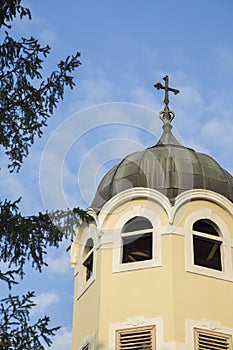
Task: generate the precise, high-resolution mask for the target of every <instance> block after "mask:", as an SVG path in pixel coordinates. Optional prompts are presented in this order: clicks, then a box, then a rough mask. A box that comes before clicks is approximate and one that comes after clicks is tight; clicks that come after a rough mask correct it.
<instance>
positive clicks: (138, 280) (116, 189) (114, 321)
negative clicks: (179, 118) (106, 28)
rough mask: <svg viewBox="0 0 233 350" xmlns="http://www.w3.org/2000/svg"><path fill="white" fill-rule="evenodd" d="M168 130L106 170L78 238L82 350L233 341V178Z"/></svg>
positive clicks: (77, 331)
mask: <svg viewBox="0 0 233 350" xmlns="http://www.w3.org/2000/svg"><path fill="white" fill-rule="evenodd" d="M163 79H164V81H165V85H164V86H163V85H162V84H161V83H160V81H157V82H156V84H155V87H156V88H157V89H163V90H164V91H165V99H164V103H165V107H164V110H163V111H161V112H160V114H159V115H160V118H161V120H162V122H163V133H162V136H161V138H160V140H159V141H158V142H157V144H156V145H155V146H153V147H150V148H147V149H145V150H144V151H140V152H136V153H133V154H130V155H128V156H126V157H125V158H124V159H123V160H122V161H121V162H120V163H119V164H118V165H117V166H116V167H114V169H111V170H110V171H109V172H108V173H107V174H106V175H105V176H104V178H103V180H102V181H101V183H100V184H99V187H98V189H97V192H96V195H95V198H94V200H93V202H92V204H91V207H90V208H89V209H88V213H89V215H90V217H91V220H90V222H89V223H88V224H87V223H80V225H79V227H78V228H77V230H76V234H75V237H74V241H73V242H72V246H71V266H72V267H73V268H74V280H75V290H74V311H73V331H72V350H97V349H98V350H126V349H127V350H194V349H195V350H223V349H225V350H233V298H232V296H233V266H232V263H233V229H232V228H233V177H232V176H231V175H230V174H229V173H228V172H227V171H226V170H224V169H223V168H222V167H221V166H220V165H219V164H218V163H217V162H216V161H215V160H214V159H213V158H211V157H210V156H208V155H205V154H202V153H198V152H195V151H194V150H193V149H190V148H187V147H185V146H183V145H181V144H180V143H179V142H178V141H177V140H176V138H175V137H174V135H173V134H172V124H171V122H172V120H173V118H174V116H175V113H174V112H173V111H172V110H170V109H169V98H168V93H169V91H170V92H173V93H175V94H177V93H178V92H179V91H178V90H176V89H173V88H170V87H169V84H168V76H166V77H164V78H163Z"/></svg>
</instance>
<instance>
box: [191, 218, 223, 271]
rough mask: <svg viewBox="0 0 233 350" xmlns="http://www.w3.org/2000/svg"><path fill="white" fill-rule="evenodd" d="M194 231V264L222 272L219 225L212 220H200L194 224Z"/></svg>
mask: <svg viewBox="0 0 233 350" xmlns="http://www.w3.org/2000/svg"><path fill="white" fill-rule="evenodd" d="M193 230H194V231H195V234H194V235H193V251H194V264H195V265H199V266H203V267H208V268H211V269H215V270H220V271H221V270H222V263H221V243H222V238H220V237H219V229H218V227H217V225H216V224H215V223H213V222H212V221H211V220H198V221H196V222H195V223H194V224H193ZM213 236H218V237H219V238H217V237H216V239H214V237H213Z"/></svg>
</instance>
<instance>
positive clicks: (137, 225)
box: [121, 216, 153, 263]
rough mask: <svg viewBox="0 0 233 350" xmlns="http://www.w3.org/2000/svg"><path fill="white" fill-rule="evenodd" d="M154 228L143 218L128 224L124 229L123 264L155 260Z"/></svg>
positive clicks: (135, 219) (135, 218)
mask: <svg viewBox="0 0 233 350" xmlns="http://www.w3.org/2000/svg"><path fill="white" fill-rule="evenodd" d="M152 229H153V226H152V224H151V222H150V221H149V220H148V219H147V218H145V217H142V216H136V217H134V218H132V219H130V220H129V221H127V222H126V224H125V225H124V227H123V229H122V234H121V237H122V260H121V261H122V263H133V262H137V261H144V260H151V259H152V258H153V248H152V247H153V234H152Z"/></svg>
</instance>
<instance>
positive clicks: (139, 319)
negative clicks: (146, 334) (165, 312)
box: [108, 316, 163, 350]
mask: <svg viewBox="0 0 233 350" xmlns="http://www.w3.org/2000/svg"><path fill="white" fill-rule="evenodd" d="M146 326H155V328H156V337H155V339H156V347H155V348H156V350H157V349H161V350H162V344H163V318H162V317H157V318H147V319H146V318H145V317H144V316H135V317H129V318H127V320H126V321H123V322H118V323H112V324H110V326H109V349H108V350H115V349H116V348H115V344H116V332H117V331H118V330H124V329H134V328H135V329H136V328H139V327H146Z"/></svg>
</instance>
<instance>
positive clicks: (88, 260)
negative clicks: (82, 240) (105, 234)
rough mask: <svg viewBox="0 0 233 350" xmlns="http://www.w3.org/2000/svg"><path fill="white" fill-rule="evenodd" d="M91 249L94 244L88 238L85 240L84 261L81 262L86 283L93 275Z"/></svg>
mask: <svg viewBox="0 0 233 350" xmlns="http://www.w3.org/2000/svg"><path fill="white" fill-rule="evenodd" d="M93 247H94V242H93V240H92V238H89V239H88V240H87V243H86V246H85V249H84V261H83V267H84V268H85V280H86V281H88V280H89V278H90V277H91V276H92V275H93Z"/></svg>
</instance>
